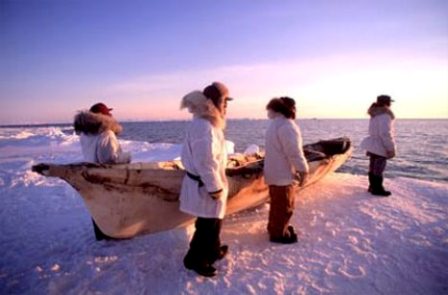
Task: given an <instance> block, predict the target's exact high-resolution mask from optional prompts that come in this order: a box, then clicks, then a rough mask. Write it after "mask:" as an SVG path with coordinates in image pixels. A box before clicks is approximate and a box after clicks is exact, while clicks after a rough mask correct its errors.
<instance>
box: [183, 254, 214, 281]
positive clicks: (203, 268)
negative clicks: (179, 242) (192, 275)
mask: <svg viewBox="0 0 448 295" xmlns="http://www.w3.org/2000/svg"><path fill="white" fill-rule="evenodd" d="M184 266H185V268H186V269H191V270H194V271H195V272H196V273H197V274H199V275H201V276H204V277H214V276H216V268H214V267H213V266H212V265H210V264H208V263H199V262H198V261H195V260H194V258H193V256H192V255H190V253H188V254H187V255H186V256H185V258H184Z"/></svg>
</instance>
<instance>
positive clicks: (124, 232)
mask: <svg viewBox="0 0 448 295" xmlns="http://www.w3.org/2000/svg"><path fill="white" fill-rule="evenodd" d="M304 151H305V156H306V158H307V161H308V164H309V167H310V172H309V175H308V177H307V179H306V181H305V183H304V185H303V186H301V187H297V189H298V190H301V189H303V188H304V187H307V186H309V185H312V184H314V183H316V182H317V181H319V180H320V179H322V178H323V177H324V176H325V175H327V174H328V173H330V172H333V171H335V170H336V169H337V168H339V167H340V166H341V165H342V164H343V163H344V162H345V161H346V160H347V159H348V158H349V157H350V155H351V152H352V147H351V142H350V140H349V139H348V138H346V137H342V138H336V139H331V140H322V141H319V142H316V143H314V144H309V145H305V146H304ZM32 169H33V171H35V172H37V173H39V174H41V175H44V176H48V177H59V178H61V179H63V180H65V181H66V182H68V183H69V184H70V185H71V186H72V187H73V188H74V189H75V190H77V191H78V192H79V194H80V195H81V197H82V198H83V200H84V203H85V205H86V207H87V209H88V210H89V212H90V215H91V216H92V219H93V220H94V225H95V229H96V234H97V238H98V235H99V234H100V235H103V236H104V237H110V238H115V239H124V238H131V237H134V236H136V235H140V234H149V233H155V232H159V231H164V230H169V229H172V228H176V227H182V226H185V225H188V224H190V223H192V222H193V221H194V217H193V216H191V215H188V214H185V213H183V212H181V211H179V194H180V188H181V183H182V180H183V178H184V176H185V170H184V169H183V168H182V164H181V163H180V161H168V162H154V163H131V164H120V165H99V164H92V163H77V164H66V165H58V164H45V163H42V164H38V165H35V166H33V168H32ZM226 174H227V176H228V180H229V196H228V205H227V212H226V214H227V215H229V214H232V213H235V212H239V211H242V210H245V209H249V208H253V207H256V206H258V205H261V204H263V203H265V202H266V201H267V200H268V199H269V195H268V187H267V185H266V184H265V182H264V177H263V155H262V154H254V155H250V156H246V155H242V154H236V155H231V156H230V157H229V161H228V168H227V171H226Z"/></svg>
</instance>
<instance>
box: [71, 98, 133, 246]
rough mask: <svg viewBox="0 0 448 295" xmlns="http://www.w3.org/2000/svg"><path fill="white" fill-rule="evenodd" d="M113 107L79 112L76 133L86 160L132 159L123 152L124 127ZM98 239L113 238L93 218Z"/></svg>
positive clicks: (116, 161)
mask: <svg viewBox="0 0 448 295" xmlns="http://www.w3.org/2000/svg"><path fill="white" fill-rule="evenodd" d="M110 111H112V109H111V108H108V107H107V106H106V105H105V104H104V103H97V104H94V105H93V106H92V107H91V108H90V110H89V111H81V112H79V113H78V114H77V115H76V116H75V119H74V123H73V125H74V128H75V132H76V134H78V135H80V143H81V149H82V153H83V156H84V161H86V162H89V163H98V164H123V163H129V162H130V161H131V154H129V153H123V151H122V150H121V147H120V143H119V142H118V139H117V136H116V135H117V134H118V133H120V132H121V131H122V129H123V128H122V127H121V125H120V124H118V122H117V121H116V120H115V119H114V118H113V117H112V114H111V112H110ZM92 223H93V227H94V231H95V237H96V239H97V240H103V239H112V238H111V237H109V236H107V235H106V234H104V233H103V232H102V231H101V230H100V229H99V227H98V225H97V224H96V223H95V221H94V220H93V219H92Z"/></svg>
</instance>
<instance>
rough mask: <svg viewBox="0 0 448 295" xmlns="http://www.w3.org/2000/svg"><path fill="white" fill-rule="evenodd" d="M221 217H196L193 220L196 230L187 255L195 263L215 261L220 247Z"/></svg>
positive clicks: (201, 263)
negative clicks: (194, 220)
mask: <svg viewBox="0 0 448 295" xmlns="http://www.w3.org/2000/svg"><path fill="white" fill-rule="evenodd" d="M221 227H222V219H218V218H202V217H198V218H197V219H196V222H195V228H196V231H195V232H194V234H193V238H192V239H191V242H190V249H189V250H188V253H187V256H188V259H189V260H190V261H193V262H194V263H195V264H200V265H205V264H212V263H214V262H215V261H216V259H217V257H218V255H219V248H220V247H221V240H220V238H219V236H220V233H221Z"/></svg>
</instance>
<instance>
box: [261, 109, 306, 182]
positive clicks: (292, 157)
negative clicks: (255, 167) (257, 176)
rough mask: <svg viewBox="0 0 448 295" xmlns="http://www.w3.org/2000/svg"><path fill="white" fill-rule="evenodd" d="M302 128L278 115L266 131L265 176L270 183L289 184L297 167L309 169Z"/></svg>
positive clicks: (304, 169) (303, 169)
mask: <svg viewBox="0 0 448 295" xmlns="http://www.w3.org/2000/svg"><path fill="white" fill-rule="evenodd" d="M301 146H302V137H301V134H300V129H299V128H298V126H297V125H296V124H295V123H294V121H292V120H290V119H287V118H285V117H284V116H282V115H278V116H277V117H276V118H274V119H273V120H272V122H271V124H270V125H269V127H268V129H267V131H266V140H265V149H266V153H265V159H264V167H265V169H264V176H265V181H266V183H267V184H268V185H289V184H291V183H292V181H293V175H294V173H295V167H300V168H299V169H297V170H299V171H306V170H307V163H306V161H305V160H304V156H303V151H302V150H300V149H297V148H296V147H301Z"/></svg>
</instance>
